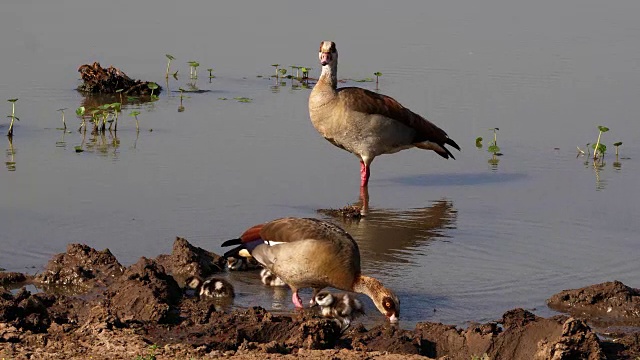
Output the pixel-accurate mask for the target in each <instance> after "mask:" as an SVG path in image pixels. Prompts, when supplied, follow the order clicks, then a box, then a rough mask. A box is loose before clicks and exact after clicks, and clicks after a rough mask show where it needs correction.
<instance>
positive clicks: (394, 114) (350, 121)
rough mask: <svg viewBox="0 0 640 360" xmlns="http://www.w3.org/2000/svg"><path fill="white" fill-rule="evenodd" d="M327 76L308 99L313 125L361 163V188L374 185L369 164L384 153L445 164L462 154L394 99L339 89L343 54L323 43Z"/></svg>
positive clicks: (442, 134)
mask: <svg viewBox="0 0 640 360" xmlns="http://www.w3.org/2000/svg"><path fill="white" fill-rule="evenodd" d="M318 56H319V58H320V64H321V65H322V73H321V74H320V79H318V82H317V83H316V85H315V86H314V87H313V90H312V91H311V95H310V96H309V115H310V117H311V123H312V124H313V126H314V127H315V128H316V130H318V132H319V133H320V135H322V136H323V137H324V138H325V139H327V140H328V141H329V142H331V143H332V144H333V145H335V146H337V147H339V148H341V149H344V150H347V151H349V152H350V153H353V154H354V155H356V156H357V157H358V158H359V159H360V186H361V187H365V186H367V185H368V183H369V175H370V165H371V162H372V161H373V159H374V158H375V157H376V156H378V155H382V154H393V153H395V152H398V151H400V150H404V149H409V148H413V147H417V148H420V149H425V150H433V151H435V152H436V153H437V154H438V155H440V156H442V157H443V158H445V159H448V158H449V157H451V158H452V159H455V157H454V156H453V154H451V152H450V151H449V149H447V148H446V147H445V145H451V146H453V147H454V148H456V149H458V150H460V147H459V146H458V144H456V142H455V141H453V140H452V139H450V138H449V136H448V135H447V133H446V132H444V130H442V129H440V128H439V127H437V126H435V125H434V124H432V123H431V122H429V121H428V120H427V119H425V118H423V117H421V116H420V115H418V114H416V113H414V112H412V111H411V110H409V109H407V108H405V107H404V106H402V105H400V103H399V102H397V101H396V100H395V99H393V98H391V97H389V96H385V95H380V94H378V93H375V92H373V91H369V90H366V89H362V88H358V87H344V88H340V89H338V88H337V85H338V52H337V50H336V44H335V43H334V42H333V41H323V42H321V43H320V53H319V55H318Z"/></svg>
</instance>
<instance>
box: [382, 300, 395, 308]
mask: <svg viewBox="0 0 640 360" xmlns="http://www.w3.org/2000/svg"><path fill="white" fill-rule="evenodd" d="M382 307H384V309H385V310H393V309H395V307H396V306H395V304H394V302H393V301H391V299H389V298H385V299H384V300H383V301H382Z"/></svg>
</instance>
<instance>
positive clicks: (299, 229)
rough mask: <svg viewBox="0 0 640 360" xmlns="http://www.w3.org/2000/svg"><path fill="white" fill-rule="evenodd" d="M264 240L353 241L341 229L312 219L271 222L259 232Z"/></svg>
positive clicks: (286, 219)
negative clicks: (340, 239) (342, 239)
mask: <svg viewBox="0 0 640 360" xmlns="http://www.w3.org/2000/svg"><path fill="white" fill-rule="evenodd" d="M260 236H261V237H262V239H264V240H268V241H276V242H293V241H296V240H301V239H318V240H320V239H338V238H344V239H349V240H350V241H353V242H354V243H355V241H354V240H353V238H352V237H351V235H349V233H347V232H346V231H344V230H343V229H342V228H340V227H338V226H336V225H334V224H331V223H328V222H325V221H321V220H318V219H313V218H282V219H277V220H273V221H271V222H269V223H267V224H265V225H264V226H262V229H261V231H260Z"/></svg>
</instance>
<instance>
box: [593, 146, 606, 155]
mask: <svg viewBox="0 0 640 360" xmlns="http://www.w3.org/2000/svg"><path fill="white" fill-rule="evenodd" d="M591 148H592V149H593V150H594V151H598V152H599V153H600V154H604V153H606V152H607V145H605V144H603V143H600V144H598V149H597V150H596V144H593V145H591Z"/></svg>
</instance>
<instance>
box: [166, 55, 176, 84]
mask: <svg viewBox="0 0 640 360" xmlns="http://www.w3.org/2000/svg"><path fill="white" fill-rule="evenodd" d="M165 56H166V57H167V59H168V61H167V73H166V74H165V79H168V78H169V66H171V60H175V57H173V55H171V54H166V55H165Z"/></svg>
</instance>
